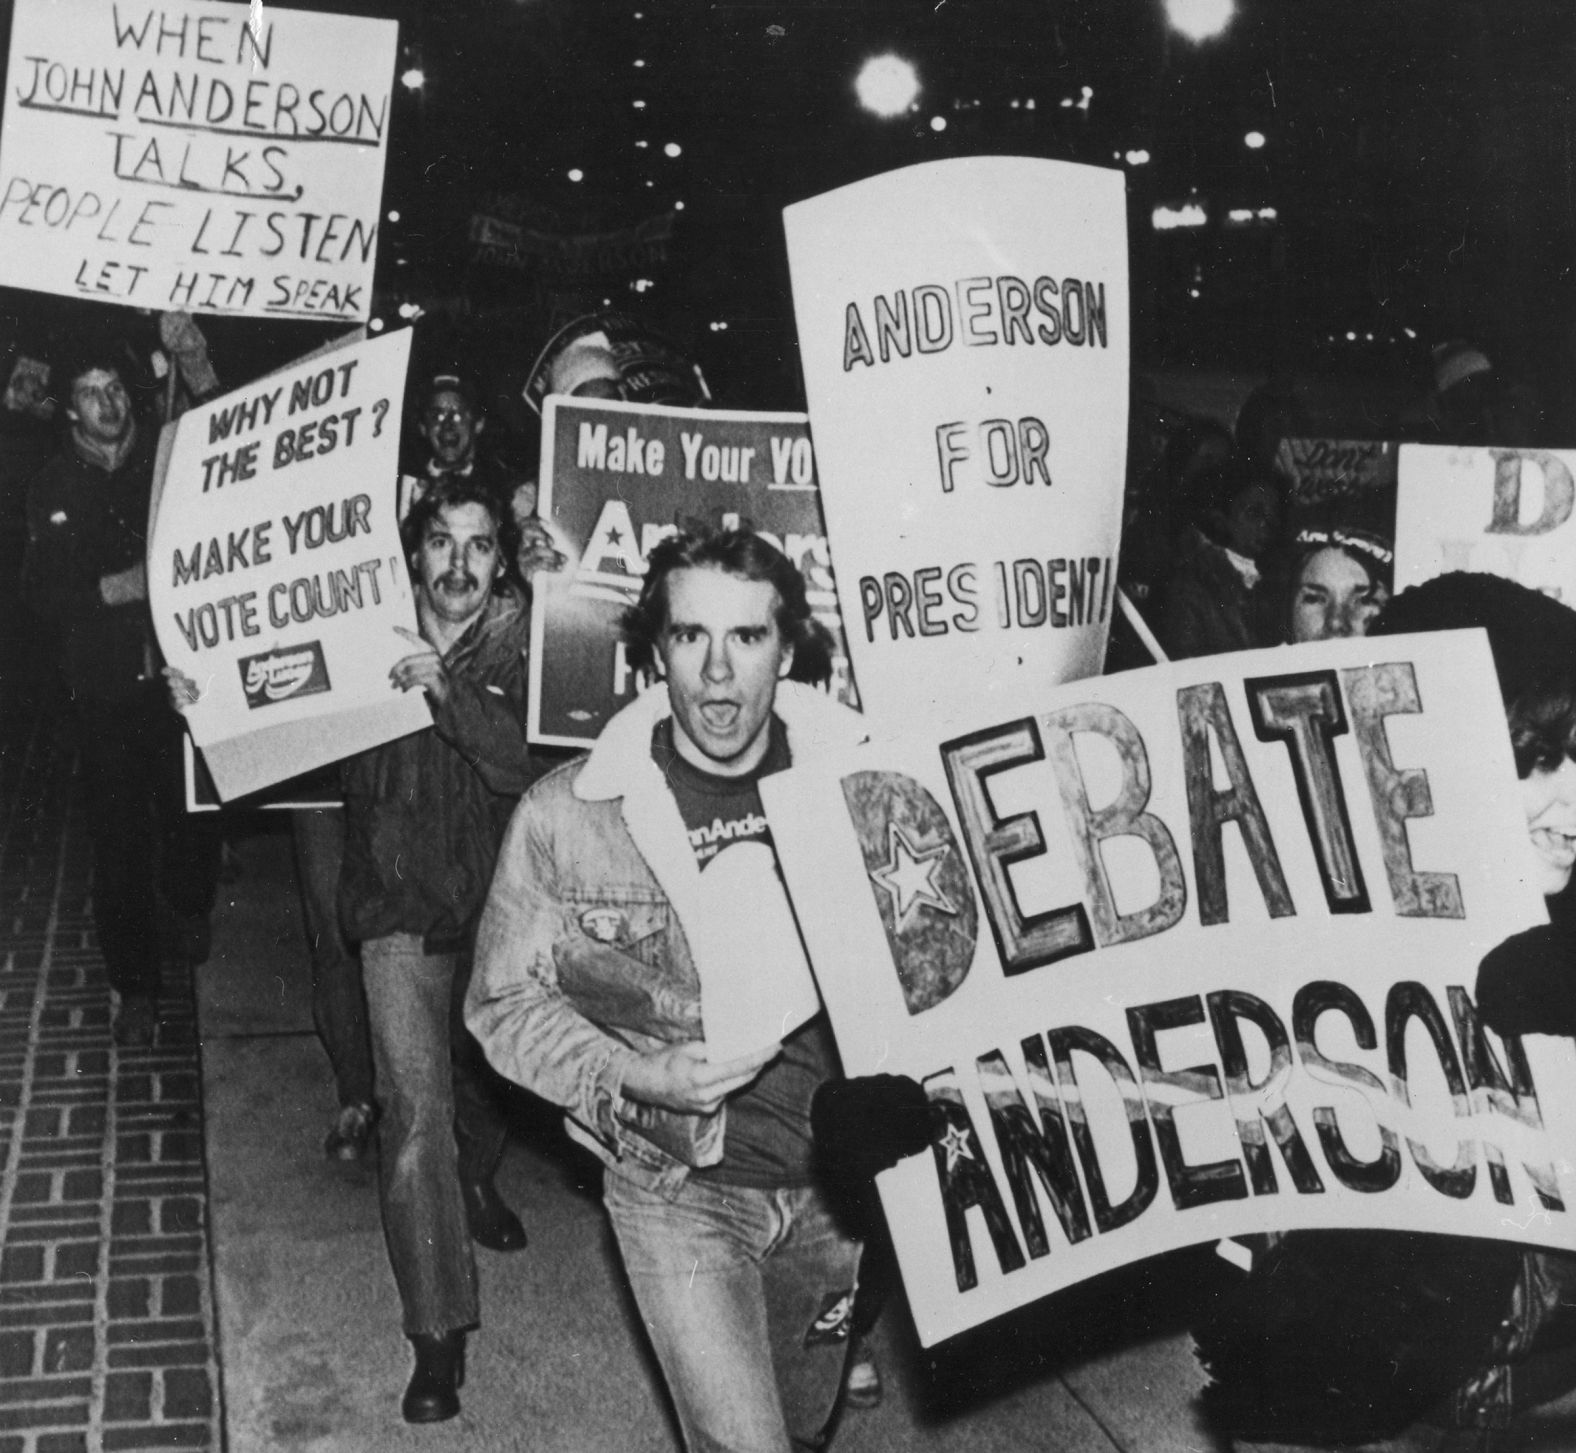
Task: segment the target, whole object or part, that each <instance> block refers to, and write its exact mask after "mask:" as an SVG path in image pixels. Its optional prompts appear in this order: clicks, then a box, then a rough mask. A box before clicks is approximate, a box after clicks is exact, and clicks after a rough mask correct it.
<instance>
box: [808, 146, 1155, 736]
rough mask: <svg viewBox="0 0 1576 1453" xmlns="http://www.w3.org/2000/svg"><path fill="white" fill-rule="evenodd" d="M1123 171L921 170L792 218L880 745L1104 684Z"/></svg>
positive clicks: (851, 595) (856, 651) (970, 166)
mask: <svg viewBox="0 0 1576 1453" xmlns="http://www.w3.org/2000/svg"><path fill="white" fill-rule="evenodd" d="M1126 217H1127V213H1126V204H1125V200H1124V194H1123V178H1122V175H1121V173H1119V172H1114V171H1106V170H1101V169H1099V168H1096V167H1087V166H1076V165H1072V164H1070V163H1066V162H1056V161H1042V160H1033V159H1029V158H1023V157H969V158H965V159H961V160H955V161H944V162H929V163H926V164H924V165H922V166H915V167H908V168H905V169H904V170H901V171H896V172H890V173H887V174H886V175H884V176H878V177H873V178H870V179H869V180H867V181H862V182H858V183H855V184H854V185H853V186H849V187H844V188H842V189H840V190H838V191H835V192H830V193H827V194H826V195H825V196H820V197H814V198H812V199H810V200H809V201H805V202H799V203H796V204H795V205H794V206H791V207H789V208H788V209H787V210H786V212H785V213H784V223H785V226H786V228H787V233H788V258H789V263H790V266H791V268H792V274H793V293H794V313H795V316H796V318H797V321H798V332H799V351H800V357H801V359H802V361H803V366H804V377H805V388H806V392H807V394H808V398H809V404H810V429H811V433H812V435H813V437H814V439H815V453H816V461H817V464H818V467H819V469H820V474H821V492H822V498H823V502H824V507H825V511H826V522H827V529H828V533H829V535H830V538H831V541H832V549H833V553H834V557H835V564H836V568H837V589H838V598H839V600H840V601H841V603H842V613H843V620H844V621H845V623H846V625H847V630H848V638H849V649H850V652H851V654H852V657H853V665H854V678H855V680H856V681H857V682H858V684H859V696H860V701H861V703H862V705H863V707H864V710H865V713H866V715H867V716H869V717H870V718H871V719H872V722H873V723H874V725H875V726H876V728H877V729H878V730H880V729H882V728H883V727H884V726H885V725H891V726H895V727H901V726H905V725H907V724H909V723H911V722H913V721H915V720H921V721H935V720H939V719H941V718H942V717H945V716H949V715H954V714H956V712H957V711H959V710H966V709H970V708H972V707H974V706H976V705H978V704H979V703H980V702H984V701H997V702H1004V701H1007V700H1011V699H1016V697H1017V695H1018V694H1021V693H1022V692H1023V691H1024V690H1025V689H1028V690H1035V689H1038V688H1039V687H1042V686H1043V685H1045V684H1046V683H1047V682H1052V681H1065V680H1070V679H1072V678H1074V677H1078V676H1088V675H1092V674H1094V673H1096V672H1098V671H1099V670H1100V669H1101V666H1102V664H1103V661H1104V655H1105V641H1106V634H1107V630H1108V627H1109V622H1110V615H1111V610H1112V608H1113V605H1114V603H1115V588H1116V556H1117V543H1118V537H1119V533H1120V528H1121V510H1122V482H1123V471H1124V467H1125V460H1126V450H1127V390H1128V301H1127V223H1126Z"/></svg>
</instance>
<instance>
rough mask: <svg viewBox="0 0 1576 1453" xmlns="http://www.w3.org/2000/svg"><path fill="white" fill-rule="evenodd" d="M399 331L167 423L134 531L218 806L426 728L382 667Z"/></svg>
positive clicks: (401, 568)
mask: <svg viewBox="0 0 1576 1453" xmlns="http://www.w3.org/2000/svg"><path fill="white" fill-rule="evenodd" d="M410 341H411V335H410V332H409V330H406V329H402V330H400V331H399V332H396V333H391V334H388V335H387V336H385V337H382V338H376V339H373V340H372V341H370V342H358V343H353V344H350V345H349V346H347V347H345V348H341V349H337V350H334V351H332V352H327V353H318V354H314V355H313V356H312V357H311V358H310V359H307V360H305V361H303V362H301V363H298V364H295V365H293V366H292V367H290V368H287V369H284V370H283V371H281V372H279V373H276V374H271V375H269V376H268V377H266V378H263V379H259V380H258V381H257V382H255V383H253V384H249V385H248V386H247V387H246V388H243V389H238V390H236V392H234V393H231V394H226V395H225V396H224V397H222V398H219V399H214V400H211V401H209V402H206V403H203V404H200V405H198V406H197V407H196V408H194V409H192V410H190V411H189V412H188V413H185V414H183V415H182V416H181V418H180V419H179V421H178V422H177V423H176V424H174V425H172V426H170V427H168V428H166V430H165V432H164V436H163V438H162V439H161V441H160V446H161V466H162V475H161V483H160V484H159V485H158V490H157V494H156V496H155V499H154V507H153V520H152V527H151V529H150V530H149V534H148V598H149V603H150V605H151V607H152V611H153V624H154V629H155V630H156V632H157V633H158V638H159V647H160V649H161V650H162V651H163V652H164V656H165V659H166V660H167V661H168V662H169V663H170V664H171V665H172V666H175V667H177V668H178V669H179V670H181V671H183V672H185V673H186V675H188V676H190V677H191V678H192V679H193V680H194V681H196V682H197V684H198V687H199V689H200V691H201V697H200V699H199V700H198V702H197V703H196V704H195V705H194V706H192V707H191V708H190V709H189V710H188V712H187V714H186V720H187V725H188V727H189V728H190V730H191V734H192V739H193V740H194V741H195V742H196V743H197V745H198V746H199V747H201V748H203V752H204V756H205V757H206V759H207V762H208V767H209V770H210V771H211V772H212V773H213V778H214V782H215V784H216V785H217V787H218V789H219V793H220V795H221V796H222V797H224V798H226V799H229V798H231V797H237V796H241V795H243V794H245V793H248V792H255V791H257V790H258V789H259V788H262V787H266V786H269V785H271V784H272V783H274V782H282V781H284V780H285V779H287V778H290V777H294V776H296V775H297V774H299V773H301V772H305V771H309V770H311V769H312V768H313V767H317V766H320V765H322V764H323V763H324V762H332V761H337V760H338V759H340V758H342V757H346V756H349V755H350V754H351V753H352V752H356V751H360V750H363V749H364V748H366V747H370V746H375V745H377V744H378V743H380V742H385V741H390V740H392V739H393V738H395V737H400V736H404V735H406V734H407V733H409V732H413V731H417V730H419V729H420V728H422V727H424V726H428V725H430V724H431V721H432V715H431V712H430V711H429V710H428V708H427V704H426V700H425V698H424V697H423V695H422V694H421V693H420V692H419V691H418V692H409V693H407V692H401V691H399V690H397V689H396V688H395V687H394V685H393V684H392V683H391V682H390V680H389V669H390V668H391V667H392V666H393V665H394V663H395V662H396V661H398V660H400V659H401V658H402V657H404V656H408V655H410V654H411V652H412V650H413V649H414V647H413V646H412V644H411V642H410V641H408V640H406V639H404V638H403V637H401V636H400V635H399V634H398V632H397V630H396V627H402V628H404V629H406V630H408V631H411V632H415V631H416V629H417V624H416V612H415V603H414V599H413V596H412V594H411V588H410V578H409V573H408V571H407V568H406V565H405V561H404V556H403V551H402V549H401V546H400V538H399V521H398V518H397V514H396V508H395V504H396V498H395V497H396V480H397V475H398V452H399V433H400V415H401V401H402V400H403V398H404V394H405V371H406V366H407V363H408V361H409V356H410Z"/></svg>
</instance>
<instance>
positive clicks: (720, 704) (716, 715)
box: [700, 701, 739, 732]
mask: <svg viewBox="0 0 1576 1453" xmlns="http://www.w3.org/2000/svg"><path fill="white" fill-rule="evenodd" d="M700 714H701V719H702V720H703V721H704V722H705V723H706V725H707V726H709V727H710V728H711V729H712V731H714V732H726V731H730V730H731V729H732V727H733V725H734V723H735V722H737V721H738V719H739V704H738V702H736V701H707V702H702V703H701V708H700Z"/></svg>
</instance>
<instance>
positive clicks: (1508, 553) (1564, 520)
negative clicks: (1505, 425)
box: [1395, 444, 1576, 605]
mask: <svg viewBox="0 0 1576 1453" xmlns="http://www.w3.org/2000/svg"><path fill="white" fill-rule="evenodd" d="M1399 476H1400V478H1399V496H1398V500H1397V505H1396V535H1395V585H1396V589H1397V590H1400V589H1401V588H1402V587H1403V586H1407V585H1416V584H1418V583H1419V582H1420V581H1424V580H1431V579H1433V577H1434V576H1436V575H1444V574H1446V573H1447V572H1449V571H1452V570H1475V571H1482V572H1484V573H1485V574H1488V575H1503V576H1505V577H1507V578H1508V579H1511V580H1515V581H1518V582H1520V583H1521V584H1522V585H1526V586H1529V587H1531V588H1532V589H1533V590H1541V591H1543V592H1545V593H1546V594H1548V595H1552V596H1553V597H1554V598H1555V599H1556V600H1562V601H1564V602H1565V603H1566V604H1567V605H1576V521H1573V520H1572V518H1571V513H1572V508H1573V506H1576V450H1570V449H1510V448H1504V449H1496V448H1481V449H1479V448H1458V447H1456V446H1453V445H1441V444H1403V445H1402V446H1401V464H1400V470H1399Z"/></svg>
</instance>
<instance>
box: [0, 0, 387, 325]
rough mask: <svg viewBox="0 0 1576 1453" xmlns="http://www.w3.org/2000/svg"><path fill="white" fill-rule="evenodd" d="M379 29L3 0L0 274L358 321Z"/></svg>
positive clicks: (373, 151) (160, 304)
mask: <svg viewBox="0 0 1576 1453" xmlns="http://www.w3.org/2000/svg"><path fill="white" fill-rule="evenodd" d="M397 35H398V27H397V26H396V25H395V23H394V22H393V21H391V20H374V19H370V18H361V17H352V16H347V15H325V14H315V13H311V12H307V11H301V10H284V9H279V8H276V7H274V6H272V5H270V6H267V7H266V8H265V7H263V6H261V5H255V6H252V7H251V8H250V9H248V8H247V7H245V6H242V5H214V4H210V3H206V0H160V3H158V4H147V3H142V4H138V3H131V4H122V3H117V4H112V5H110V4H89V3H83V0H78V3H73V4H58V3H53V0H17V4H16V7H15V11H14V13H13V16H12V21H11V48H10V63H9V65H8V68H7V72H6V106H5V125H4V129H3V131H0V282H3V283H4V284H6V285H7V286H10V287H20V288H34V289H36V290H38V291H40V292H46V293H58V294H60V295H62V296H65V297H74V298H91V299H93V300H94V301H96V302H108V303H124V304H127V305H129V306H132V307H141V308H152V309H182V310H184V311H186V312H191V313H230V314H237V315H241V316H244V317H251V318H312V319H317V320H320V321H330V320H333V319H343V320H347V321H356V320H364V319H365V318H366V317H367V316H368V314H369V312H370V309H371V293H372V269H373V264H374V261H375V259H376V253H377V237H378V221H379V217H380V214H381V200H382V194H383V165H384V159H385V157H386V155H387V151H388V131H389V93H390V87H391V86H392V84H393V79H394V55H395V42H396V38H397Z"/></svg>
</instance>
